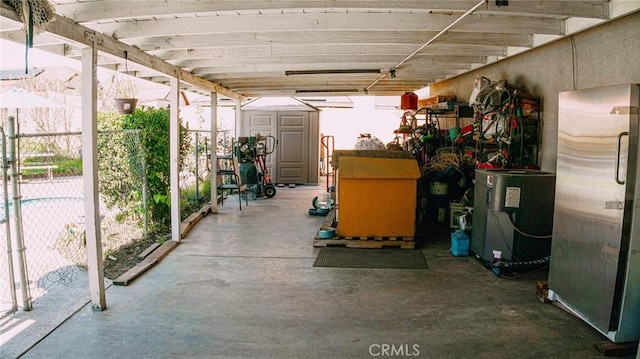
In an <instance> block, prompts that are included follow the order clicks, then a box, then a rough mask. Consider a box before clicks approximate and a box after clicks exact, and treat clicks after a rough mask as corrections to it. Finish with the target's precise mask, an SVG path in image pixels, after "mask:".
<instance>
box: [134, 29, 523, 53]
mask: <svg viewBox="0 0 640 359" xmlns="http://www.w3.org/2000/svg"><path fill="white" fill-rule="evenodd" d="M437 33H438V32H436V31H344V30H338V31H333V30H325V31H308V32H306V33H305V34H304V35H302V36H301V34H299V33H293V32H290V31H273V32H265V33H247V32H242V33H224V34H215V35H209V34H207V35H172V36H160V37H147V38H133V39H128V40H127V43H128V44H130V45H132V46H135V47H138V48H140V49H142V50H144V51H153V50H177V49H197V48H201V47H225V46H238V44H243V45H245V46H254V45H278V44H289V45H290V44H309V43H312V44H358V45H360V44H380V45H381V44H415V46H416V48H417V47H418V46H420V45H422V44H424V43H425V42H427V41H428V40H429V39H431V38H432V37H434V36H435V35H436V34H437ZM435 43H450V44H478V45H501V46H519V47H531V46H533V35H531V34H508V33H469V32H456V31H455V30H452V31H449V32H447V33H446V34H444V35H443V36H441V37H440V38H438V39H437V40H436V41H435Z"/></svg>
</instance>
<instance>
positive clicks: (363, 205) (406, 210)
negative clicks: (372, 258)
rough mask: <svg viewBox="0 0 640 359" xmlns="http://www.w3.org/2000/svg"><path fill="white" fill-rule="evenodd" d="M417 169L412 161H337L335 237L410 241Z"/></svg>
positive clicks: (415, 162) (380, 159) (416, 165)
mask: <svg viewBox="0 0 640 359" xmlns="http://www.w3.org/2000/svg"><path fill="white" fill-rule="evenodd" d="M418 178H420V169H419V168H418V163H417V161H416V160H415V159H397V158H370V157H348V156H342V157H341V158H340V167H338V170H337V186H336V193H337V221H338V226H337V234H338V236H344V237H413V236H414V235H415V213H416V190H417V188H416V187H417V184H416V181H417V179H418Z"/></svg>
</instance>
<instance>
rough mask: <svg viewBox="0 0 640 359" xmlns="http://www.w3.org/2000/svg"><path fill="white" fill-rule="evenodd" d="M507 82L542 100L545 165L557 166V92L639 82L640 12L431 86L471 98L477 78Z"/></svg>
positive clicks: (552, 168)
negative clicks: (482, 77) (483, 77)
mask: <svg viewBox="0 0 640 359" xmlns="http://www.w3.org/2000/svg"><path fill="white" fill-rule="evenodd" d="M478 75H481V76H485V77H488V78H490V79H491V80H494V81H497V80H507V82H508V83H510V84H513V85H515V86H517V87H519V88H521V89H523V90H524V91H526V92H529V93H530V94H532V95H534V96H537V97H540V98H541V100H542V116H541V117H542V121H543V122H542V143H541V149H540V158H539V160H540V165H541V169H542V170H545V171H551V172H555V170H556V159H557V156H556V149H557V130H558V123H557V120H558V93H559V92H561V91H567V90H573V89H583V88H590V87H598V86H607V85H615V84H621V83H640V12H635V13H633V14H630V15H627V16H624V17H622V18H619V19H616V20H613V21H611V22H608V23H605V24H602V25H600V26H597V27H594V28H591V29H588V30H585V31H583V32H580V33H577V34H575V35H572V36H570V37H567V38H564V39H561V40H558V41H555V42H552V43H549V44H546V45H544V46H541V47H539V48H536V49H533V50H530V51H527V52H524V53H521V54H519V55H516V56H513V57H511V58H507V59H505V60H502V61H500V62H497V63H494V64H491V65H488V66H485V67H482V68H479V69H477V70H475V71H474V72H471V73H468V74H464V75H461V76H457V77H455V78H451V79H449V80H446V81H443V82H440V83H438V84H435V85H432V86H431V95H432V96H433V95H446V94H455V95H457V97H458V99H459V101H468V99H469V95H470V94H471V90H472V88H473V81H474V79H475V78H476V76H478Z"/></svg>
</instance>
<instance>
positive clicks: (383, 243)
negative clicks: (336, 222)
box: [313, 236, 416, 249]
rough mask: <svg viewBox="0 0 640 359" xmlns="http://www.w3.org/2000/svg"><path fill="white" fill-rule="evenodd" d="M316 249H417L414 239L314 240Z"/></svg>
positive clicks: (337, 238) (349, 238) (347, 238)
mask: <svg viewBox="0 0 640 359" xmlns="http://www.w3.org/2000/svg"><path fill="white" fill-rule="evenodd" d="M313 246H314V247H347V248H387V247H400V248H401V249H415V248H416V242H415V241H414V240H413V237H334V238H330V239H322V238H319V237H317V236H316V238H314V239H313Z"/></svg>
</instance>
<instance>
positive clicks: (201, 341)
mask: <svg viewBox="0 0 640 359" xmlns="http://www.w3.org/2000/svg"><path fill="white" fill-rule="evenodd" d="M320 190H321V188H320V187H315V186H298V187H297V188H278V193H277V194H276V196H275V197H274V198H272V199H260V200H257V201H250V202H249V206H248V207H244V203H243V209H242V211H238V203H237V198H235V197H232V198H229V200H227V201H225V204H224V206H222V207H220V211H219V213H218V214H216V215H213V214H212V215H209V216H207V217H205V218H204V219H203V220H202V221H200V222H199V223H198V224H197V226H196V227H195V228H194V230H193V231H192V232H191V233H190V234H189V235H188V237H187V238H186V239H185V240H184V241H183V242H182V243H181V244H180V245H179V246H178V247H177V248H176V249H174V250H173V252H171V253H170V254H169V255H168V256H167V257H166V258H165V259H164V260H163V261H162V262H160V263H159V264H158V265H157V266H155V267H154V268H152V269H151V270H150V271H149V272H147V273H145V274H143V275H142V276H141V277H140V278H138V279H136V280H135V281H134V282H133V283H132V284H131V285H129V286H127V287H117V286H112V287H110V288H109V289H108V290H107V306H108V309H107V310H105V311H103V312H92V311H91V308H90V307H89V306H85V307H84V308H82V309H81V310H80V311H79V312H77V313H76V314H75V315H73V316H71V317H70V318H69V319H68V320H67V321H66V322H64V323H63V324H62V325H61V326H59V327H58V328H57V329H56V330H55V331H53V332H52V333H51V334H49V335H48V336H47V337H46V338H44V339H43V340H42V341H41V342H40V343H38V344H37V345H35V346H34V347H33V348H32V349H31V350H29V351H28V352H27V353H26V354H25V355H24V356H23V357H24V358H82V359H85V358H136V359H140V358H370V357H376V356H383V355H382V354H385V353H383V352H382V349H383V348H385V347H384V345H393V348H394V349H395V352H391V351H389V352H387V354H395V356H396V357H399V356H401V355H398V354H403V355H404V356H405V357H417V358H491V359H495V358H563V359H564V358H581V359H584V358H600V357H601V355H600V354H599V353H598V352H597V351H596V350H595V349H594V348H593V344H594V343H596V342H601V341H604V339H605V338H604V337H603V336H602V335H600V334H599V333H598V332H596V331H595V330H593V329H592V328H591V327H589V326H588V325H587V324H585V323H584V322H582V321H581V320H579V319H576V318H574V317H573V316H571V315H569V314H567V313H566V312H564V311H562V310H560V309H559V308H557V307H555V306H553V305H550V304H542V303H541V302H539V301H538V300H537V299H536V297H535V283H536V280H538V279H545V277H546V275H545V274H544V273H538V274H532V275H526V276H522V277H519V278H517V279H510V280H507V279H500V278H497V277H495V276H494V275H493V274H492V273H491V272H490V271H488V270H486V269H484V268H483V267H482V266H481V265H480V264H479V263H478V262H477V261H476V260H475V259H474V258H472V257H453V256H451V255H450V254H449V253H448V252H447V249H448V248H449V243H448V242H449V237H448V233H449V232H448V231H447V230H438V231H433V232H432V233H439V234H437V235H436V234H432V235H430V236H429V238H426V239H425V240H424V241H421V242H420V243H421V244H420V246H421V247H422V248H423V251H424V253H425V256H426V258H427V263H428V265H429V269H427V270H397V269H396V270H392V269H342V268H314V267H313V262H314V259H315V255H316V253H317V251H318V249H315V248H313V246H312V239H313V237H314V234H315V232H316V230H317V229H318V228H319V226H320V224H321V223H322V222H323V221H324V220H326V218H323V217H311V216H308V214H307V209H308V208H310V207H311V200H312V198H313V197H314V196H315V195H316V194H317V193H318V191H320ZM430 232H431V231H430ZM0 356H1V355H0ZM632 357H635V356H632Z"/></svg>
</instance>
